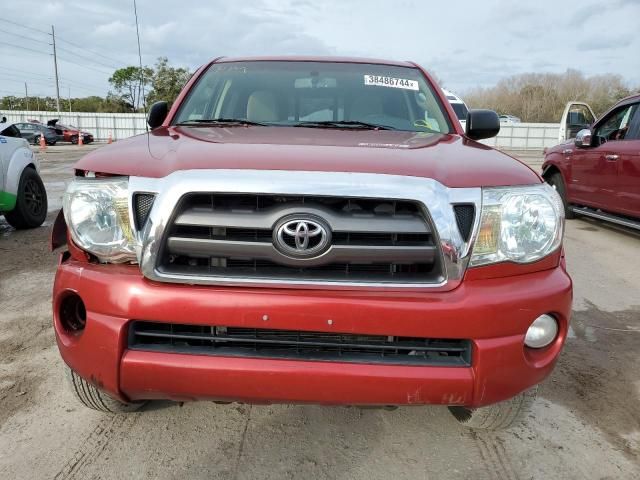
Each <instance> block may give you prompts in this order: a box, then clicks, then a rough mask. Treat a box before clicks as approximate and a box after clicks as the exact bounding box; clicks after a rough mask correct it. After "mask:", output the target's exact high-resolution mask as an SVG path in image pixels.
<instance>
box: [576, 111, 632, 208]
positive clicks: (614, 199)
mask: <svg viewBox="0 0 640 480" xmlns="http://www.w3.org/2000/svg"><path fill="white" fill-rule="evenodd" d="M637 107H638V104H637V103H636V104H623V105H620V106H619V107H617V108H615V109H613V110H611V111H610V112H609V113H607V114H606V115H605V116H604V117H603V118H602V119H600V120H599V121H598V122H597V123H596V124H595V125H594V127H593V129H592V141H591V146H590V147H587V148H576V149H575V153H574V158H572V165H571V166H572V171H573V178H572V187H573V191H574V193H575V196H576V199H577V200H578V203H583V204H585V205H589V206H591V207H596V208H601V209H602V210H606V211H610V212H616V213H622V212H623V211H624V210H625V208H626V207H625V206H624V203H626V201H624V202H623V201H622V197H621V196H620V195H619V188H620V186H619V184H620V170H621V166H622V165H623V163H624V164H625V165H627V166H628V167H627V168H630V167H629V166H630V165H631V162H630V161H628V160H627V162H625V161H624V160H625V159H628V158H629V155H630V152H631V151H632V149H633V144H634V143H635V142H632V141H631V140H630V138H629V137H628V136H627V135H628V134H629V129H630V126H631V123H630V122H631V119H632V118H633V117H634V116H635V112H636V110H637Z"/></svg>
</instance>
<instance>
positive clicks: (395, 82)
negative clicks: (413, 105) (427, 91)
mask: <svg viewBox="0 0 640 480" xmlns="http://www.w3.org/2000/svg"><path fill="white" fill-rule="evenodd" d="M364 84H365V85H377V86H379V87H391V88H404V89H405V90H416V91H418V90H419V88H418V82H417V81H416V80H408V79H406V78H393V77H379V76H378V75H365V76H364Z"/></svg>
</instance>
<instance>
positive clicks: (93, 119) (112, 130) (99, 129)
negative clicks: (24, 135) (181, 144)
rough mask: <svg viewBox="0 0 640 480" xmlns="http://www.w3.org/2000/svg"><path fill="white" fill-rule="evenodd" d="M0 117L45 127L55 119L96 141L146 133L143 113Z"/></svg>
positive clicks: (17, 113)
mask: <svg viewBox="0 0 640 480" xmlns="http://www.w3.org/2000/svg"><path fill="white" fill-rule="evenodd" d="M0 116H3V117H7V121H8V122H12V123H18V122H26V121H28V120H38V121H39V122H41V123H44V124H45V125H46V123H47V120H51V119H54V118H57V119H59V122H60V123H62V124H63V125H73V126H74V127H78V128H79V129H80V130H85V131H87V132H89V133H91V134H93V137H94V138H95V139H96V140H106V139H107V138H109V134H111V137H112V138H113V140H119V139H123V138H127V137H131V136H133V135H137V134H138V133H144V132H145V131H146V130H145V124H146V117H145V115H144V113H86V112H71V113H70V112H60V113H58V112H36V111H18V110H9V111H7V110H4V111H2V112H0Z"/></svg>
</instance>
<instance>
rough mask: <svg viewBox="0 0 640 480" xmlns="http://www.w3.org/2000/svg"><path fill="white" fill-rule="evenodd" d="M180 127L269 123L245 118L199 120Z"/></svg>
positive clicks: (262, 125) (185, 122) (263, 124)
mask: <svg viewBox="0 0 640 480" xmlns="http://www.w3.org/2000/svg"><path fill="white" fill-rule="evenodd" d="M176 125H179V126H187V127H188V126H190V125H191V126H193V125H224V126H226V127H235V126H245V125H257V126H261V127H264V126H267V125H269V124H268V123H260V122H252V121H251V120H245V119H243V118H199V119H196V120H186V121H184V122H180V123H177V124H176Z"/></svg>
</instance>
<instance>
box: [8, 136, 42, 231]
mask: <svg viewBox="0 0 640 480" xmlns="http://www.w3.org/2000/svg"><path fill="white" fill-rule="evenodd" d="M39 171H40V164H39V163H38V159H37V158H36V156H35V155H34V154H33V152H32V151H31V148H30V147H29V144H28V143H27V141H26V140H25V139H24V138H21V136H20V130H18V128H17V127H16V126H15V125H13V124H10V123H0V215H4V218H5V219H6V220H7V222H8V223H9V224H10V225H12V226H13V227H15V228H17V229H23V228H35V227H39V226H40V225H42V223H43V222H44V219H45V218H46V216H47V192H46V190H45V188H44V184H43V183H42V179H41V178H40V175H39Z"/></svg>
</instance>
